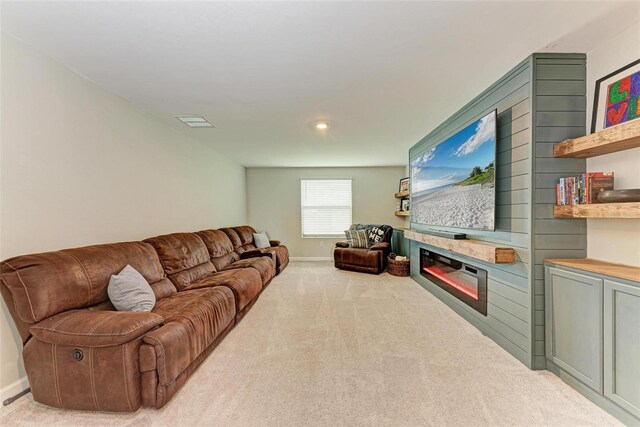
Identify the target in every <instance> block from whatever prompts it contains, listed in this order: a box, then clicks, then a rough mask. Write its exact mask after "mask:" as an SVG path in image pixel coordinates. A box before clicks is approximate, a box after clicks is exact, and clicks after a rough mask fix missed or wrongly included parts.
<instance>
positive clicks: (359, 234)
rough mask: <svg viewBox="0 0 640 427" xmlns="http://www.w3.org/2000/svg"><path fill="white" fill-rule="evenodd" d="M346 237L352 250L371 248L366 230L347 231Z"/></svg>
mask: <svg viewBox="0 0 640 427" xmlns="http://www.w3.org/2000/svg"><path fill="white" fill-rule="evenodd" d="M344 235H345V236H346V237H347V240H348V241H349V246H350V247H352V248H368V247H369V246H370V245H369V240H368V239H367V232H366V231H365V230H345V232H344Z"/></svg>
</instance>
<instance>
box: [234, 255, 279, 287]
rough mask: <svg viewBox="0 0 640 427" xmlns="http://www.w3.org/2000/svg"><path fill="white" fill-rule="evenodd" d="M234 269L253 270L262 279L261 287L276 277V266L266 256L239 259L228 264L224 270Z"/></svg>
mask: <svg viewBox="0 0 640 427" xmlns="http://www.w3.org/2000/svg"><path fill="white" fill-rule="evenodd" d="M236 268H253V269H255V270H256V271H258V273H260V278H261V279H262V286H264V285H266V284H267V283H269V282H270V281H271V279H273V278H274V276H275V275H276V265H275V263H274V262H273V259H272V258H271V257H268V256H260V257H255V258H246V259H241V260H238V261H235V262H232V263H231V264H229V265H228V266H227V267H226V268H225V270H232V269H236Z"/></svg>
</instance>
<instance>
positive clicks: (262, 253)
mask: <svg viewBox="0 0 640 427" xmlns="http://www.w3.org/2000/svg"><path fill="white" fill-rule="evenodd" d="M261 256H268V257H272V255H271V252H266V251H261V250H260V249H252V250H250V251H245V252H242V253H241V254H240V259H246V258H256V257H261Z"/></svg>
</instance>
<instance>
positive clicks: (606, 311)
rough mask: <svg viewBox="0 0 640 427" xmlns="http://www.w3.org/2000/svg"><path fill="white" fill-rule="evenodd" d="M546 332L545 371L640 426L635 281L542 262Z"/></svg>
mask: <svg viewBox="0 0 640 427" xmlns="http://www.w3.org/2000/svg"><path fill="white" fill-rule="evenodd" d="M545 335H546V336H545V352H546V358H547V361H548V363H547V366H548V369H549V370H552V371H553V372H555V373H556V374H558V375H560V377H561V378H563V379H565V381H567V375H566V374H570V376H571V377H573V378H574V379H575V381H568V382H569V383H570V384H571V385H573V386H574V387H575V388H576V389H577V390H578V391H580V392H581V393H583V394H585V395H587V396H588V397H589V398H590V399H591V400H593V401H594V402H595V403H597V404H599V405H600V406H602V407H603V408H605V409H606V410H608V411H609V412H611V413H612V414H614V415H615V416H617V417H618V418H619V419H620V420H622V421H623V422H625V423H626V424H631V425H640V282H637V281H632V280H627V279H624V278H614V277H612V276H607V275H604V274H599V273H592V272H588V271H585V270H578V269H575V268H568V267H564V266H561V265H559V264H553V262H550V263H547V264H546V265H545Z"/></svg>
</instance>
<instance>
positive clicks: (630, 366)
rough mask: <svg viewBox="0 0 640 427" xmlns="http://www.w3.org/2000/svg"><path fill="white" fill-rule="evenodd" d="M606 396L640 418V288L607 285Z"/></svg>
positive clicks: (605, 290)
mask: <svg viewBox="0 0 640 427" xmlns="http://www.w3.org/2000/svg"><path fill="white" fill-rule="evenodd" d="M604 394H605V396H607V397H608V398H609V399H611V400H613V401H614V402H616V403H617V404H618V405H620V406H621V407H623V408H624V409H626V410H627V411H629V412H631V413H632V414H633V415H635V416H636V417H640V287H635V286H631V285H625V284H622V283H616V282H612V281H609V280H605V281H604Z"/></svg>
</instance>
